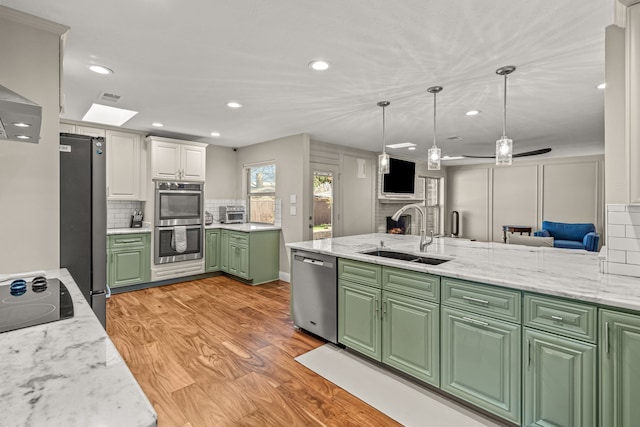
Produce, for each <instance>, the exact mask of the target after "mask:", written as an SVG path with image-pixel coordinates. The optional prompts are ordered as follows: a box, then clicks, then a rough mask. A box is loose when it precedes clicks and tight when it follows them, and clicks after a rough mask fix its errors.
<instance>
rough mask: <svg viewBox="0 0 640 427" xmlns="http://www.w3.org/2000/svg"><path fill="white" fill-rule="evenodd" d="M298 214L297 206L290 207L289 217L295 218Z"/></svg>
mask: <svg viewBox="0 0 640 427" xmlns="http://www.w3.org/2000/svg"><path fill="white" fill-rule="evenodd" d="M297 212H298V209H297V208H296V207H295V206H289V215H291V216H295V215H296V214H297Z"/></svg>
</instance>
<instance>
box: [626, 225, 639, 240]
mask: <svg viewBox="0 0 640 427" xmlns="http://www.w3.org/2000/svg"><path fill="white" fill-rule="evenodd" d="M625 237H628V238H630V239H640V225H626V226H625Z"/></svg>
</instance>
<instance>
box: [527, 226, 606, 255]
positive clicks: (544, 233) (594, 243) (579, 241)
mask: <svg viewBox="0 0 640 427" xmlns="http://www.w3.org/2000/svg"><path fill="white" fill-rule="evenodd" d="M533 235H534V236H539V237H553V247H554V248H567V249H586V250H587V251H591V252H597V251H598V242H599V240H600V235H599V234H598V233H596V227H595V226H594V225H593V224H570V223H566V222H551V221H542V230H540V231H536V232H534V233H533Z"/></svg>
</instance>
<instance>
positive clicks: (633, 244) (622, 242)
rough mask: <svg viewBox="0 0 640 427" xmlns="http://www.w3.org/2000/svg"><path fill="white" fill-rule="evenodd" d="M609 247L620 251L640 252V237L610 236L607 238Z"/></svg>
mask: <svg viewBox="0 0 640 427" xmlns="http://www.w3.org/2000/svg"><path fill="white" fill-rule="evenodd" d="M607 240H608V243H607V248H608V249H610V250H611V249H615V250H620V251H639V252H640V240H638V239H626V238H622V237H610V238H608V239H607Z"/></svg>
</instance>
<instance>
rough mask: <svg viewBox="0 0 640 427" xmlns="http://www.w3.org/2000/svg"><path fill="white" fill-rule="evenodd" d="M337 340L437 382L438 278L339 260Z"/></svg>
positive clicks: (400, 368)
mask: <svg viewBox="0 0 640 427" xmlns="http://www.w3.org/2000/svg"><path fill="white" fill-rule="evenodd" d="M338 287H339V293H338V341H339V342H340V343H342V344H344V345H345V346H347V347H349V348H351V349H353V350H356V351H358V352H360V353H362V354H364V355H366V356H368V357H371V358H373V359H375V360H377V361H379V362H382V363H385V364H387V365H389V366H392V367H394V368H396V369H398V370H400V371H403V372H405V373H408V374H410V375H412V376H414V377H416V378H418V379H420V380H422V381H424V382H427V383H429V384H433V385H435V386H438V385H439V381H440V378H439V371H440V367H439V351H438V347H439V328H440V325H439V308H438V304H437V303H438V299H439V288H440V278H439V277H438V276H433V275H430V274H425V273H419V272H413V271H409V270H403V269H398V268H393V267H381V266H378V265H374V264H369V263H364V262H359V261H352V260H346V259H342V258H341V259H339V260H338Z"/></svg>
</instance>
